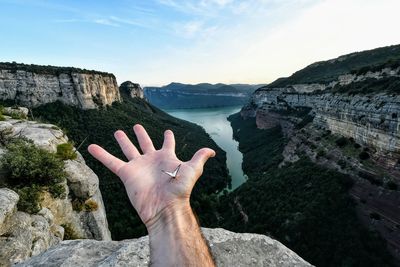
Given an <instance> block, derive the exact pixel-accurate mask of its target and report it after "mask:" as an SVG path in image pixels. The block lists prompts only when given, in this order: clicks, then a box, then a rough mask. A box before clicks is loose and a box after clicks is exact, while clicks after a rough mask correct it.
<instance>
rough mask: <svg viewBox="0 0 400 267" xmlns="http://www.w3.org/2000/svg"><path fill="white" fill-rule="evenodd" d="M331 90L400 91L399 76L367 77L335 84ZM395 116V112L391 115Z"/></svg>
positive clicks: (350, 92) (363, 91) (358, 92)
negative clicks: (362, 79)
mask: <svg viewBox="0 0 400 267" xmlns="http://www.w3.org/2000/svg"><path fill="white" fill-rule="evenodd" d="M330 91H331V92H334V93H340V94H349V95H355V94H370V93H385V92H386V93H389V94H391V93H393V94H399V93H400V78H399V77H384V78H381V79H378V80H377V79H373V78H370V79H367V80H364V81H361V82H353V83H350V84H348V85H336V86H335V87H333V88H332V89H330ZM392 116H394V117H396V116H397V114H396V113H394V115H392Z"/></svg>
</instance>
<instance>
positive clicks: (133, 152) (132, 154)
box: [114, 130, 140, 160]
mask: <svg viewBox="0 0 400 267" xmlns="http://www.w3.org/2000/svg"><path fill="white" fill-rule="evenodd" d="M114 137H115V139H116V140H117V142H118V144H119V146H120V147H121V149H122V152H124V155H125V157H126V158H127V159H128V160H132V159H134V158H136V157H138V156H140V153H139V151H138V150H137V149H136V147H135V146H134V145H133V144H132V142H131V140H129V138H128V136H126V134H125V133H124V132H123V131H120V130H118V131H116V132H115V133H114Z"/></svg>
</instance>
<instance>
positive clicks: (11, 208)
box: [0, 109, 111, 266]
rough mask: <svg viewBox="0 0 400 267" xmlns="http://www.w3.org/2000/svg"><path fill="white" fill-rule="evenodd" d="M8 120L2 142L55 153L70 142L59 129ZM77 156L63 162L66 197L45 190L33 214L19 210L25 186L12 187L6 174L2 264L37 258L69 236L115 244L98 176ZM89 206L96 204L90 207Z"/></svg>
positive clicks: (0, 223)
mask: <svg viewBox="0 0 400 267" xmlns="http://www.w3.org/2000/svg"><path fill="white" fill-rule="evenodd" d="M21 110H22V111H23V112H27V109H21ZM14 112H16V111H14ZM24 114H25V115H26V113H24ZM5 119H6V120H5V121H0V136H1V137H0V139H1V142H2V143H5V142H7V140H10V139H12V138H22V139H24V140H26V139H29V140H31V141H33V143H34V145H35V146H38V147H40V148H42V149H45V150H46V151H49V152H52V153H54V152H56V151H57V146H58V145H60V144H65V143H67V142H68V137H67V136H66V135H65V134H64V133H63V132H62V131H61V130H60V129H59V128H58V127H57V126H55V125H51V124H44V123H39V122H35V121H27V120H21V119H11V118H10V117H7V116H5ZM0 152H1V153H0V154H1V155H2V156H0V158H1V157H4V155H6V154H7V152H8V151H7V148H5V147H4V146H3V145H2V146H1V147H0ZM76 154H77V157H76V159H70V160H65V161H64V170H65V173H66V175H67V179H66V181H64V182H61V183H60V184H58V186H60V187H62V188H63V190H65V194H64V195H63V196H60V197H54V196H53V195H52V194H51V193H50V191H47V190H45V187H44V188H43V189H41V190H40V202H39V204H40V210H39V211H38V212H35V213H33V214H29V213H27V212H23V211H21V210H18V207H17V204H18V202H19V201H21V197H20V196H19V193H17V192H20V190H21V188H20V187H18V186H17V187H16V188H15V189H14V188H13V187H12V185H13V184H12V183H11V182H8V180H7V177H8V174H7V172H5V171H4V170H3V169H2V170H1V172H0V174H1V175H0V265H1V266H8V265H10V264H13V263H18V262H22V261H24V260H26V259H28V258H29V257H31V256H35V255H38V254H40V253H42V252H44V251H45V250H47V249H48V248H49V247H51V246H53V245H56V244H58V243H60V242H61V241H62V240H63V239H64V238H67V235H68V236H69V237H68V238H89V239H97V240H111V235H110V231H109V229H108V224H107V218H106V214H105V209H104V203H103V200H102V196H101V193H100V190H99V180H98V177H97V176H96V174H95V173H94V172H93V171H92V170H91V169H90V168H89V167H88V166H86V164H85V161H84V159H83V158H82V156H81V155H80V154H79V152H76ZM21 167H22V168H23V167H24V166H21ZM43 168H49V167H48V166H43ZM7 187H9V188H7ZM11 188H12V189H13V190H12V189H11ZM21 192H22V191H21ZM84 205H91V206H90V209H89V208H85V207H86V206H84ZM82 207H83V208H82Z"/></svg>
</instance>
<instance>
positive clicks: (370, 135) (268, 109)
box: [242, 68, 400, 167]
mask: <svg viewBox="0 0 400 267" xmlns="http://www.w3.org/2000/svg"><path fill="white" fill-rule="evenodd" d="M399 75H400V68H397V69H394V70H391V69H383V70H381V71H378V72H375V73H372V72H368V73H366V74H365V75H360V76H357V75H352V74H348V75H341V76H339V78H338V80H337V81H333V82H331V83H330V84H329V85H321V84H309V85H304V84H301V85H299V84H294V85H290V86H287V87H283V88H274V87H263V88H260V89H258V90H257V91H256V92H255V93H254V94H253V96H252V98H251V101H250V103H249V104H248V105H247V106H246V107H244V108H243V109H242V115H243V116H255V117H256V118H257V122H258V124H259V127H260V128H265V127H270V126H271V118H270V117H271V116H272V117H273V116H274V115H272V114H273V113H274V111H277V110H288V109H296V108H304V107H307V108H311V109H312V112H313V113H314V115H315V119H314V124H316V125H318V126H321V127H323V128H325V129H328V130H330V131H331V132H332V133H334V134H340V135H343V136H345V137H349V138H353V139H354V140H355V141H356V142H358V143H360V144H364V145H369V146H372V147H374V148H376V149H377V151H378V152H379V153H380V155H384V156H385V157H386V158H387V159H388V162H387V164H388V166H390V167H395V166H396V164H398V162H397V159H398V158H399V157H400V120H399V117H400V95H398V94H393V93H390V92H373V93H369V94H355V95H350V94H346V93H337V92H334V91H332V90H331V89H333V88H335V86H336V85H349V84H352V83H359V82H362V81H365V80H366V79H368V78H371V77H372V79H375V80H379V79H383V78H384V77H385V78H387V77H388V76H391V77H400V76H399ZM321 90H322V91H321ZM267 113H269V116H266V114H267ZM262 118H265V119H262ZM272 121H273V119H272ZM263 123H266V124H267V125H268V126H265V125H264V126H263ZM272 126H273V124H272Z"/></svg>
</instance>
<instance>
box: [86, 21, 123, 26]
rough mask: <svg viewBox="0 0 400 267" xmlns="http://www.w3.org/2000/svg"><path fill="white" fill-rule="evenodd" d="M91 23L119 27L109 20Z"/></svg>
mask: <svg viewBox="0 0 400 267" xmlns="http://www.w3.org/2000/svg"><path fill="white" fill-rule="evenodd" d="M91 22H93V23H96V24H100V25H106V26H112V27H119V26H120V25H119V24H118V23H116V22H114V21H113V20H111V19H94V20H92V21H91Z"/></svg>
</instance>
